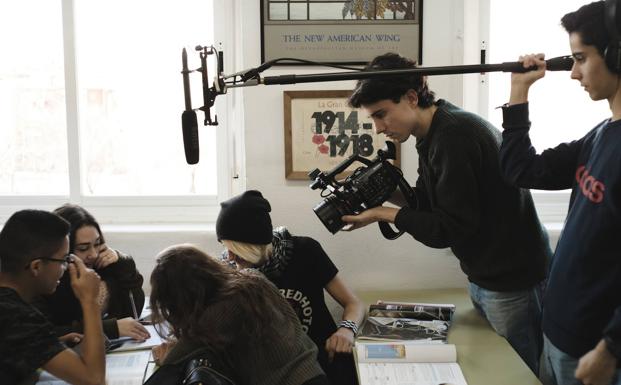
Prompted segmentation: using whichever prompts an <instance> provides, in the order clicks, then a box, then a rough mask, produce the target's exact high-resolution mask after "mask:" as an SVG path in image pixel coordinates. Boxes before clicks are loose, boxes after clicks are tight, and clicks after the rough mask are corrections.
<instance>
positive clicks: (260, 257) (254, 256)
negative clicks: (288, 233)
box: [222, 239, 273, 266]
mask: <svg viewBox="0 0 621 385" xmlns="http://www.w3.org/2000/svg"><path fill="white" fill-rule="evenodd" d="M222 244H223V245H224V247H226V248H227V249H228V250H230V251H232V252H233V254H235V255H237V256H238V257H240V258H241V259H243V260H244V261H246V262H250V263H252V264H253V265H255V266H258V265H262V264H263V263H265V262H266V261H267V260H268V259H269V257H270V256H271V255H272V251H273V247H272V244H271V243H268V244H267V245H256V244H254V243H246V242H239V241H231V240H228V239H223V240H222Z"/></svg>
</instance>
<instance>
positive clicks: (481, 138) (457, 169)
mask: <svg viewBox="0 0 621 385" xmlns="http://www.w3.org/2000/svg"><path fill="white" fill-rule="evenodd" d="M436 106H437V107H438V109H437V110H436V112H435V114H434V116H433V119H432V122H431V127H430V129H429V132H428V134H427V136H426V137H425V138H424V139H420V140H418V142H417V144H416V148H417V150H418V160H419V169H418V174H419V177H418V180H417V181H416V188H415V191H416V196H417V198H418V201H419V209H418V210H414V209H412V208H409V207H404V208H402V209H401V210H400V211H399V213H398V214H397V217H396V219H395V225H396V226H397V227H398V228H399V229H402V230H405V231H407V232H408V233H409V234H411V235H412V236H413V237H414V238H415V239H417V240H419V241H420V242H422V243H424V244H425V245H427V246H430V247H434V248H445V247H450V248H451V250H452V251H453V253H454V254H455V256H457V258H459V261H460V264H461V268H462V270H463V271H464V273H466V275H467V276H468V279H469V280H470V281H471V282H473V283H475V284H477V285H479V286H481V287H483V288H485V289H488V290H494V291H512V290H522V289H527V288H529V287H532V286H533V285H534V284H535V283H537V282H539V281H541V280H542V279H543V278H544V277H545V271H546V265H547V260H548V258H549V256H550V254H551V250H550V247H549V245H548V239H547V235H546V234H545V231H544V230H543V228H542V226H541V223H540V222H539V219H538V217H537V213H536V211H535V207H534V204H533V200H532V197H531V195H530V192H529V191H528V190H525V189H520V188H516V187H512V186H510V185H508V184H507V183H506V182H505V181H504V180H503V178H502V175H501V172H500V163H499V155H498V154H499V149H500V143H501V140H502V139H501V134H500V131H499V130H498V129H496V128H495V127H494V126H492V124H491V123H489V122H487V121H486V120H484V119H482V118H481V117H479V116H477V115H475V114H472V113H470V112H467V111H464V110H462V109H460V108H458V107H456V106H454V105H452V104H450V103H448V102H446V101H444V100H439V101H438V102H437V103H436Z"/></svg>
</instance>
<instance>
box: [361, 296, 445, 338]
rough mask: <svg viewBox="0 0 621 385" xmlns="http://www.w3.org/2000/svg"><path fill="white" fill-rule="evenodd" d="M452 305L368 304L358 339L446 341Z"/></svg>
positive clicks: (382, 302) (381, 302) (379, 302)
mask: <svg viewBox="0 0 621 385" xmlns="http://www.w3.org/2000/svg"><path fill="white" fill-rule="evenodd" d="M454 313H455V305H451V304H429V303H407V302H384V301H378V303H377V304H374V305H371V306H369V314H368V317H367V320H366V321H365V323H364V324H363V325H362V328H361V329H360V332H359V333H358V336H357V338H358V339H359V340H385V341H411V342H412V343H425V344H426V343H446V340H447V335H448V330H449V327H450V325H451V320H452V318H453V314H454Z"/></svg>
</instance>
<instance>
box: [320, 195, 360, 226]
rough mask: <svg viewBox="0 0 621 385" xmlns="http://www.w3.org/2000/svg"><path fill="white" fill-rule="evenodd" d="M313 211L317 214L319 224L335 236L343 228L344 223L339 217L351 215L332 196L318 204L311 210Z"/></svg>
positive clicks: (342, 204)
mask: <svg viewBox="0 0 621 385" xmlns="http://www.w3.org/2000/svg"><path fill="white" fill-rule="evenodd" d="M313 211H314V212H315V214H317V217H319V220H320V221H321V223H323V225H324V226H326V228H327V229H328V230H329V231H330V232H331V233H332V234H335V233H336V232H337V231H339V230H340V229H342V228H343V227H344V226H345V222H343V221H342V220H341V217H342V216H343V215H347V214H351V212H349V211H348V210H347V208H346V207H345V205H344V203H342V202H340V201H339V200H338V199H337V198H336V197H335V196H334V195H331V196H329V197H327V198H326V199H324V200H322V201H321V202H319V204H318V205H317V206H315V207H314V208H313Z"/></svg>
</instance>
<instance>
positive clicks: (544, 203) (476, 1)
mask: <svg viewBox="0 0 621 385" xmlns="http://www.w3.org/2000/svg"><path fill="white" fill-rule="evenodd" d="M490 1H492V0H465V3H466V4H465V5H463V7H464V26H463V27H464V30H465V31H470V36H469V37H470V38H475V39H476V40H478V41H477V43H478V46H479V48H480V49H481V50H485V51H486V53H487V52H489V49H490V41H491V39H490V24H491V17H492V15H491V4H490ZM472 9H476V10H478V12H473V11H472ZM466 10H469V11H466ZM559 17H560V16H559ZM516 33H517V32H516ZM465 46H466V44H464V47H465ZM492 49H493V48H492ZM476 53H477V54H478V52H476ZM467 55H468V53H466V52H464V57H467ZM487 56H489V55H487ZM468 59H470V60H478V58H477V59H474V57H470V58H468ZM507 61H511V59H510V58H509V59H507ZM470 62H472V61H470ZM486 63H487V64H494V63H489V59H488V60H487V61H486ZM474 82H476V83H477V86H476V87H475V86H474ZM470 87H475V88H476V91H475V92H473V93H468V89H469V88H470ZM507 87H509V84H508V83H507ZM489 88H490V87H489V75H488V74H487V73H486V74H480V75H474V76H470V77H468V76H464V81H463V96H464V104H466V105H467V106H468V107H469V108H472V111H475V112H476V113H477V114H478V115H480V116H481V117H483V118H485V119H487V118H488V111H489V103H490V98H489V93H490V89H489ZM499 129H501V130H502V127H499ZM576 139H577V138H576ZM560 143H561V142H560V141H559V142H558V144H560ZM543 150H544V149H543V148H541V149H538V151H539V152H541V151H543ZM570 194H571V190H560V191H546V190H531V195H532V197H533V201H534V202H535V206H536V208H537V213H538V215H539V220H540V221H541V222H542V223H543V224H545V225H546V226H547V227H549V226H552V227H554V226H557V225H560V224H562V223H564V222H565V218H566V217H567V212H568V208H569V198H570Z"/></svg>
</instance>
